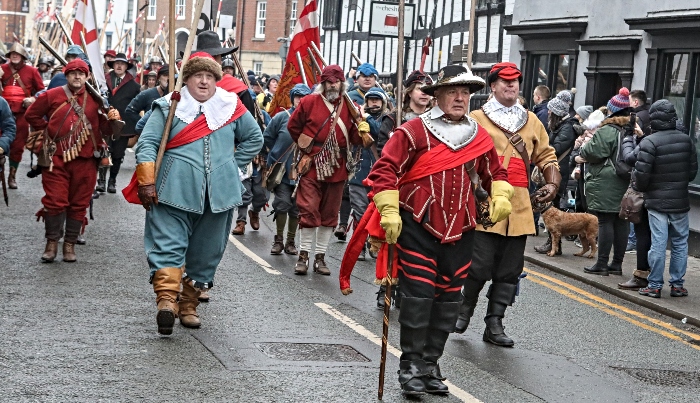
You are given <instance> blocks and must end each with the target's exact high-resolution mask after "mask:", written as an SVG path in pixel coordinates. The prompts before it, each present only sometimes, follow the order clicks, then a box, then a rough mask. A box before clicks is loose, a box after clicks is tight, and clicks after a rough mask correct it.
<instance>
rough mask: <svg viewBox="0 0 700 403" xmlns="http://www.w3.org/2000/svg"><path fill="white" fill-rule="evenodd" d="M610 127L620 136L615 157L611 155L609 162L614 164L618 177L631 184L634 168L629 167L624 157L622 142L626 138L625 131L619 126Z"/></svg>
mask: <svg viewBox="0 0 700 403" xmlns="http://www.w3.org/2000/svg"><path fill="white" fill-rule="evenodd" d="M610 126H612V127H614V128H615V129H616V130H617V131H618V133H619V136H618V139H617V149H616V150H615V155H611V156H610V157H609V158H608V160H609V161H611V162H612V165H613V167H614V168H615V173H616V174H617V176H619V177H620V178H622V179H624V180H626V181H627V182H629V181H630V180H631V179H632V169H633V168H634V167H633V166H630V165H628V164H627V163H626V162H625V160H624V156H623V155H622V140H623V139H624V138H625V129H624V128H623V127H620V126H618V125H610Z"/></svg>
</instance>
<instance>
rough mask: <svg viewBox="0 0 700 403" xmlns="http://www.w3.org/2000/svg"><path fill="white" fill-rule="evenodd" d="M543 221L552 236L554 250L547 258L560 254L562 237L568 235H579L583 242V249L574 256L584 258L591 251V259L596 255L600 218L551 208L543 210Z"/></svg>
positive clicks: (589, 256)
mask: <svg viewBox="0 0 700 403" xmlns="http://www.w3.org/2000/svg"><path fill="white" fill-rule="evenodd" d="M542 219H543V220H544V225H545V226H546V227H547V231H549V233H550V234H551V235H552V250H551V251H550V252H549V253H547V256H554V255H555V254H556V253H557V252H559V242H561V237H562V236H567V235H578V237H579V239H580V240H581V245H582V246H583V249H582V250H581V252H579V253H574V256H583V255H584V254H586V252H588V251H589V250H590V251H591V253H590V254H589V255H588V258H589V259H590V258H592V257H593V256H594V255H595V253H596V251H597V250H598V245H597V243H596V237H597V236H598V217H596V216H594V215H593V214H587V213H567V212H564V211H561V210H559V209H558V208H556V207H554V206H550V207H547V208H544V209H543V210H542Z"/></svg>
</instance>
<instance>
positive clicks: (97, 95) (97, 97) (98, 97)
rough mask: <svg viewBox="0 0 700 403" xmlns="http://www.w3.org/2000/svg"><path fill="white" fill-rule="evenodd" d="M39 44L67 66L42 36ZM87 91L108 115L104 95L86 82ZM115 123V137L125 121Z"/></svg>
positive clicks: (113, 130)
mask: <svg viewBox="0 0 700 403" xmlns="http://www.w3.org/2000/svg"><path fill="white" fill-rule="evenodd" d="M39 43H41V44H42V45H44V47H45V48H46V50H48V51H49V53H51V55H52V56H53V57H54V58H55V59H56V60H58V62H59V63H61V65H62V66H65V65H66V64H68V62H66V59H64V58H63V56H61V55H60V54H59V53H58V52H56V49H54V48H52V47H51V45H49V43H48V42H46V39H44V38H43V37H42V36H39ZM85 90H87V92H88V93H90V95H92V98H93V99H94V100H95V101H96V102H97V103H98V105H99V107H100V108H101V109H102V110H103V111H104V112H105V113H106V112H107V111H108V109H107V107H106V106H105V100H104V98H102V94H100V92H99V91H97V90H96V89H95V87H93V86H92V85H90V83H88V82H86V83H85ZM113 122H115V123H112V125H113V126H112V133H113V134H114V135H117V134H120V133H121V130H122V128H123V127H124V121H123V120H115V121H113Z"/></svg>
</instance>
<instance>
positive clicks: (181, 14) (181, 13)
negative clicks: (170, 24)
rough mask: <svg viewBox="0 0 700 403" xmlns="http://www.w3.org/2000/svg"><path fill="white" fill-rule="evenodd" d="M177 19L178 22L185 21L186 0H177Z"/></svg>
mask: <svg viewBox="0 0 700 403" xmlns="http://www.w3.org/2000/svg"><path fill="white" fill-rule="evenodd" d="M175 17H176V18H177V19H178V20H184V19H185V0H175Z"/></svg>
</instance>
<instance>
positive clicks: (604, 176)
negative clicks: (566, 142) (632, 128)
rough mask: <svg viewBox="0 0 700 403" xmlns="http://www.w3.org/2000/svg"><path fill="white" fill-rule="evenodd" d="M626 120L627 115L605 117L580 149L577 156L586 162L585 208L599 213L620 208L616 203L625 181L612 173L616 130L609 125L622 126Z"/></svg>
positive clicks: (613, 211) (621, 194) (620, 199)
mask: <svg viewBox="0 0 700 403" xmlns="http://www.w3.org/2000/svg"><path fill="white" fill-rule="evenodd" d="M628 122H629V117H628V116H615V117H612V118H608V119H605V120H604V121H603V123H602V126H601V127H600V128H599V129H598V130H597V131H596V132H595V134H594V135H593V137H592V138H591V140H590V141H589V142H588V143H586V144H585V145H584V146H583V147H581V149H580V155H581V157H583V158H584V159H585V160H586V161H587V162H588V172H587V173H586V176H585V193H586V203H587V204H588V210H591V211H595V212H600V213H617V212H619V211H620V202H621V201H622V196H623V195H624V194H625V191H627V187H628V186H629V183H628V182H627V181H625V180H624V179H622V178H620V177H619V176H617V174H616V173H615V166H614V165H613V161H612V159H614V158H615V153H616V152H617V143H618V141H619V137H620V132H619V131H618V130H617V129H616V128H615V127H613V126H611V124H615V125H618V126H622V127H624V126H625V125H626V124H627V123H628Z"/></svg>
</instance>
